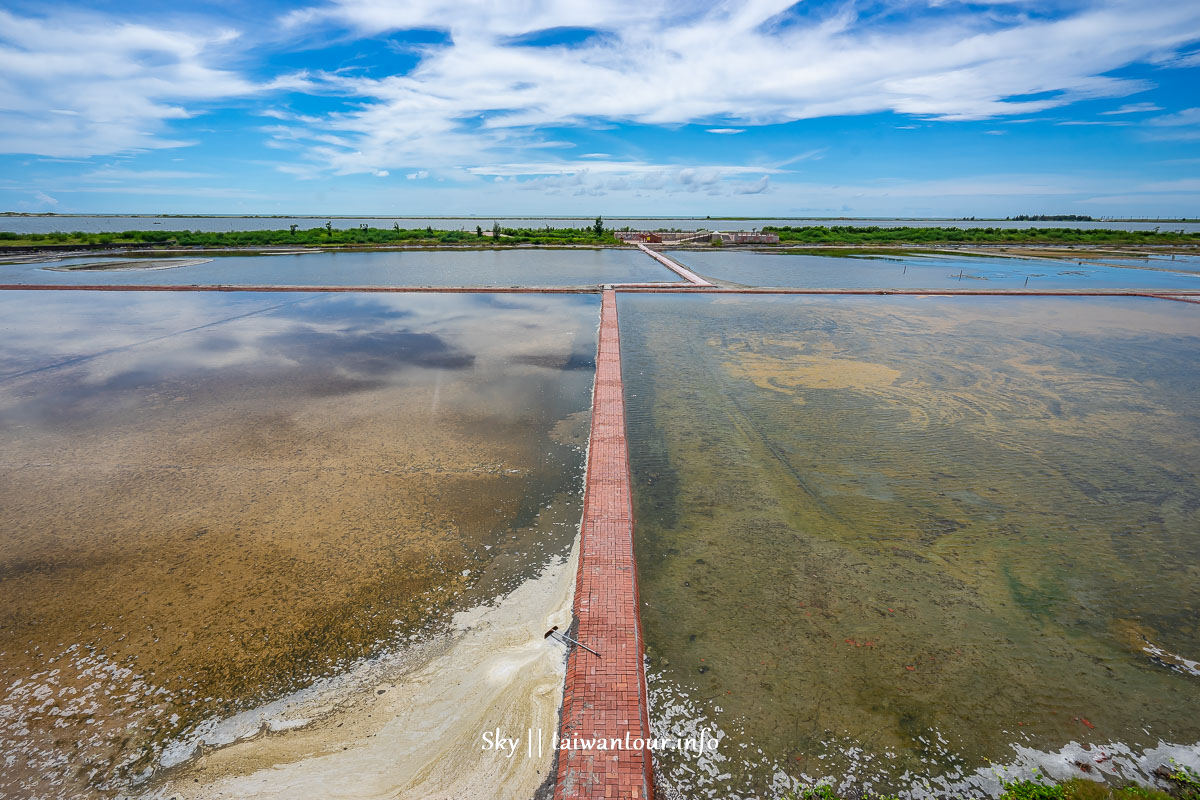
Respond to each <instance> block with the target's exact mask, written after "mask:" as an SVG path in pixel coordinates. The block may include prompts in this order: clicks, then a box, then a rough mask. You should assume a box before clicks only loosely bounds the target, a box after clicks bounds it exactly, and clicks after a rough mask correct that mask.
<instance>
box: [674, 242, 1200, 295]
mask: <svg viewBox="0 0 1200 800" xmlns="http://www.w3.org/2000/svg"><path fill="white" fill-rule="evenodd" d="M667 255H669V256H670V257H671V258H673V259H675V260H676V261H678V262H679V263H681V264H683V265H685V266H687V267H689V268H691V269H692V270H694V271H696V272H698V273H699V274H701V275H703V276H704V277H706V278H709V279H714V280H718V281H724V282H728V283H734V284H742V285H747V286H772V287H787V288H801V289H1031V290H1040V289H1200V275H1196V274H1193V273H1187V272H1178V273H1177V272H1170V271H1166V270H1169V269H1170V262H1169V261H1162V262H1154V264H1153V265H1154V266H1155V267H1161V268H1162V270H1161V271H1160V270H1159V269H1154V270H1150V269H1123V268H1121V267H1120V266H1119V265H1118V266H1103V265H1099V264H1095V263H1092V260H1090V259H1089V261H1088V263H1077V262H1074V261H1070V260H1054V261H1051V260H1034V259H1018V258H988V257H963V256H954V255H946V256H919V255H904V256H894V255H887V256H882V255H881V256H874V257H868V256H862V257H849V258H837V257H831V256H815V255H789V254H784V253H758V252H747V251H742V252H709V251H704V250H676V251H669V252H668V253H667ZM1105 261H1111V259H1105ZM1138 266H1142V263H1141V262H1139V263H1138ZM1192 268H1193V269H1194V267H1192Z"/></svg>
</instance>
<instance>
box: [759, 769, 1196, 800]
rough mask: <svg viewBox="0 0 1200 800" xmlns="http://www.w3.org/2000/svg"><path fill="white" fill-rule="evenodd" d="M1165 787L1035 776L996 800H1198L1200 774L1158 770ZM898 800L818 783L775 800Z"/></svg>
mask: <svg viewBox="0 0 1200 800" xmlns="http://www.w3.org/2000/svg"><path fill="white" fill-rule="evenodd" d="M1156 774H1157V775H1158V776H1159V777H1160V778H1162V780H1163V782H1164V783H1165V784H1166V786H1167V790H1166V791H1162V790H1161V789H1152V788H1149V787H1146V786H1140V785H1138V784H1135V783H1130V784H1126V785H1124V786H1109V785H1108V784H1106V783H1100V782H1098V781H1093V780H1088V779H1087V778H1071V779H1070V780H1067V781H1063V782H1061V783H1053V782H1044V781H1042V780H1041V779H1040V776H1037V775H1036V774H1035V777H1034V779H1033V780H1020V781H1004V783H1003V786H1004V793H1003V794H1002V795H1000V798H999V800H1200V774H1198V773H1197V772H1196V771H1195V770H1194V769H1192V768H1191V767H1188V766H1183V765H1179V764H1176V763H1175V760H1174V759H1171V766H1170V767H1166V766H1163V767H1160V768H1159V770H1158V771H1157V773H1156ZM851 798H853V800H898V799H897V798H896V797H891V796H887V795H877V794H874V793H871V792H867V793H865V794H859V793H854V794H853V795H847V796H845V797H843V796H842V794H839V793H838V792H837V791H836V790H834V789H833V787H831V786H829V785H828V784H823V783H818V784H816V785H815V786H809V787H807V788H805V789H801V790H799V791H792V792H788V793H787V794H785V795H783V796H782V797H781V798H779V800H851Z"/></svg>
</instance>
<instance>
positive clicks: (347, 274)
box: [0, 248, 679, 287]
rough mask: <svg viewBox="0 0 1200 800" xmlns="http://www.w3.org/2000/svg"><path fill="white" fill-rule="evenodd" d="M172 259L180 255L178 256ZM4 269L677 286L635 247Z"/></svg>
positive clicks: (128, 279)
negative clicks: (661, 284) (667, 282)
mask: <svg viewBox="0 0 1200 800" xmlns="http://www.w3.org/2000/svg"><path fill="white" fill-rule="evenodd" d="M173 255H176V256H180V255H181V254H180V253H174V254H173ZM182 255H183V257H180V258H175V259H170V258H165V257H164V255H163V254H158V255H148V256H145V257H144V258H134V257H130V256H129V255H127V254H126V255H119V256H111V257H107V258H106V257H95V256H92V257H88V258H63V259H58V260H54V261H48V262H45V263H36V262H29V263H18V264H12V263H10V264H4V263H2V262H0V283H7V284H22V285H27V284H76V285H79V284H110V285H111V284H117V285H146V284H162V285H171V286H176V285H181V284H182V285H197V284H198V285H212V284H221V285H243V286H246V285H250V286H276V285H289V286H488V287H493V286H596V285H597V284H601V283H630V282H641V281H677V280H678V279H679V276H677V275H676V274H675V273H673V272H671V271H670V270H668V269H667V268H665V267H663V266H661V265H659V264H658V263H657V262H656V261H654V260H653V259H650V258H647V257H646V256H645V255H644V254H643V253H641V252H640V251H638V250H635V249H633V248H622V249H614V248H606V249H587V248H571V249H562V250H551V249H540V250H532V249H530V250H521V249H507V250H458V251H455V250H408V251H365V252H337V251H331V252H308V253H300V254H287V253H285V254H278V255H267V254H262V255H228V254H223V255H218V254H202V258H200V257H194V256H195V253H190V254H189V253H186V252H185V253H183V254H182Z"/></svg>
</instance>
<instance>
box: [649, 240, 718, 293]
mask: <svg viewBox="0 0 1200 800" xmlns="http://www.w3.org/2000/svg"><path fill="white" fill-rule="evenodd" d="M638 249H639V250H641V251H642V252H643V253H645V254H646V255H648V256H650V257H651V258H653V259H654V260H655V261H657V262H658V263H660V264H662V265H663V266H664V267H666V268H667V269H669V270H671V271H672V272H674V273H675V274H676V275H678V276H679V277H681V278H683V279H684V280H685V281H688V282H689V283H691V284H692V285H693V286H712V285H713V284H711V283H709V282H708V281H706V280H704V278H701V277H700V276H699V275H697V274H696V273H694V272H692V271H691V270H690V269H688V268H687V267H685V266H683V265H682V264H680V263H679V262H677V261H672V260H671V259H669V258H667V257H666V256H664V255H663V254H662V253H659V252H657V251H655V250H651V249H650V248H649V247H646V245H644V244H640V243H639V244H638Z"/></svg>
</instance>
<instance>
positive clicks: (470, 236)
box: [0, 227, 618, 247]
mask: <svg viewBox="0 0 1200 800" xmlns="http://www.w3.org/2000/svg"><path fill="white" fill-rule="evenodd" d="M491 232H492V231H491V230H488V231H484V230H482V229H480V230H478V231H439V230H434V229H433V228H419V229H415V230H407V229H403V228H349V229H346V230H339V229H338V228H333V227H320V228H308V229H307V230H300V229H298V228H296V229H284V230H274V231H122V232H120V233H84V232H81V231H75V232H73V233H4V232H0V247H46V246H56V245H121V244H137V245H146V244H161V245H170V246H176V247H354V246H360V247H386V246H389V245H390V246H419V245H480V246H485V245H486V246H489V247H495V246H504V245H514V244H556V245H571V244H581V245H589V244H590V245H615V244H618V242H617V240H616V239H615V238H614V237H613V235H612V233H611V232H608V231H605V232H603V233H601V234H597V233H596V232H595V230H593V229H592V228H501V229H499V231H498V232H499V234H500V235H499V236H490V235H487V234H490V233H491Z"/></svg>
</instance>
